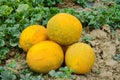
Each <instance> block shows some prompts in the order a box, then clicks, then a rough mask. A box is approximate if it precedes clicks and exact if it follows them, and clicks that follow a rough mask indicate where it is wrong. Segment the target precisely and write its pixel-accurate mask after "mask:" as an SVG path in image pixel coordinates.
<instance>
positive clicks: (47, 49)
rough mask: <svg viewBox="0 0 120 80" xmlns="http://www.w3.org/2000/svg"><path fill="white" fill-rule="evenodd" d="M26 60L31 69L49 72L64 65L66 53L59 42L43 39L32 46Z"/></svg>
mask: <svg viewBox="0 0 120 80" xmlns="http://www.w3.org/2000/svg"><path fill="white" fill-rule="evenodd" d="M26 60H27V64H28V66H29V67H30V69H31V70H33V71H35V72H38V73H48V72H49V71H50V70H56V69H58V68H59V67H60V66H61V65H62V63H63V60H64V54H63V50H62V48H61V47H60V46H59V45H58V44H57V43H55V42H53V41H42V42H40V43H37V44H35V45H34V46H33V47H31V48H30V50H29V51H28V53H27V57H26Z"/></svg>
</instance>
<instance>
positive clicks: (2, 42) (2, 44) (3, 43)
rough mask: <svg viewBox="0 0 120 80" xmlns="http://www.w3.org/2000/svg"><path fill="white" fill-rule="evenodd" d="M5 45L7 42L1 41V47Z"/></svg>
mask: <svg viewBox="0 0 120 80" xmlns="http://www.w3.org/2000/svg"><path fill="white" fill-rule="evenodd" d="M4 45H5V41H4V40H3V39H0V47H3V46H4Z"/></svg>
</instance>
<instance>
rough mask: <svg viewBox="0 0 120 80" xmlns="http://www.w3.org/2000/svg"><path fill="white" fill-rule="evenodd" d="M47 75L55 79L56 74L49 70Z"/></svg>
mask: <svg viewBox="0 0 120 80" xmlns="http://www.w3.org/2000/svg"><path fill="white" fill-rule="evenodd" d="M48 74H49V75H50V76H51V77H55V75H56V72H55V70H51V71H50V72H49V73H48Z"/></svg>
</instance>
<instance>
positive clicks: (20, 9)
mask: <svg viewBox="0 0 120 80" xmlns="http://www.w3.org/2000/svg"><path fill="white" fill-rule="evenodd" d="M28 8H29V5H28V4H19V6H18V8H17V10H16V11H17V12H24V11H27V10H28Z"/></svg>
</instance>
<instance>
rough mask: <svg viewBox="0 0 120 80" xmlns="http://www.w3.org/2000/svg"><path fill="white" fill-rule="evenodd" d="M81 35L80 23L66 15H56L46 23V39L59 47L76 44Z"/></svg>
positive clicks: (73, 17)
mask: <svg viewBox="0 0 120 80" xmlns="http://www.w3.org/2000/svg"><path fill="white" fill-rule="evenodd" d="M81 33H82V24H81V22H80V21H79V20H78V19H77V18H76V17H75V16H73V15H71V14H68V13H59V14H56V15H55V16H53V17H52V18H51V19H50V20H49V21H48V23H47V34H48V37H49V38H50V39H51V40H53V41H55V42H57V43H59V44H61V45H70V44H72V43H75V42H77V41H78V40H79V39H80V36H81Z"/></svg>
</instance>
